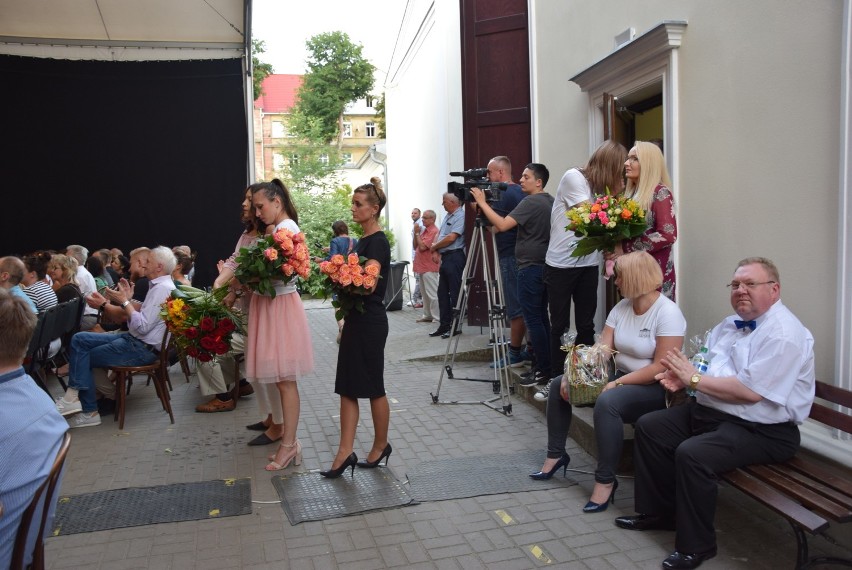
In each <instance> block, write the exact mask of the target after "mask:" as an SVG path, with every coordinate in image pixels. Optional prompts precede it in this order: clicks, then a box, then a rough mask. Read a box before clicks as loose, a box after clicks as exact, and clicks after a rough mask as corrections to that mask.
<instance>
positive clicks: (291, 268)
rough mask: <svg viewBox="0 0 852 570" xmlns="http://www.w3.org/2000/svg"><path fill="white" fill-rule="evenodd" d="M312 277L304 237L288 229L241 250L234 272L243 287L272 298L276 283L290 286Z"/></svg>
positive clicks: (282, 229) (309, 258)
mask: <svg viewBox="0 0 852 570" xmlns="http://www.w3.org/2000/svg"><path fill="white" fill-rule="evenodd" d="M310 274H311V256H310V253H309V252H308V246H307V244H305V234H304V233H302V232H299V233H297V234H294V233H293V232H291V231H290V230H288V229H285V228H281V229H280V230H278V231H277V232H275V233H273V234H272V235H268V236H264V237H262V238H260V239H259V240H257V242H256V243H255V244H254V245H253V246H251V247H243V248H241V249H240V254H239V255H238V256H237V270H236V271H235V272H234V275H235V276H236V278H237V279H238V280H239V282H240V283H242V284H243V285H246V286H247V287H249V288H250V289H251V290H252V291H257V292H258V293H260V294H261V295H268V296H270V297H274V296H275V283H274V282H275V281H279V282H282V283H289V282H290V281H292V280H293V279H295V278H296V277H297V276H298V277H301V278H302V279H307V278H308V277H309V276H310Z"/></svg>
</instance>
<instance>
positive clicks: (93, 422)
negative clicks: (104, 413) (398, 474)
mask: <svg viewBox="0 0 852 570" xmlns="http://www.w3.org/2000/svg"><path fill="white" fill-rule="evenodd" d="M68 425H69V426H70V427H72V428H82V427H92V426H99V425H101V415H100V414H99V413H98V412H92V414H91V415H89V414H84V413H80V414H77V415H76V416H74V417H73V418H71V419H70V420H68Z"/></svg>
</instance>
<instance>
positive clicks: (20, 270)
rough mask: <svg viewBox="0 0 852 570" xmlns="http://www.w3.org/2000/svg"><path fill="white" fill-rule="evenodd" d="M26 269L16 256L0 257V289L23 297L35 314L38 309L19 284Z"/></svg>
mask: <svg viewBox="0 0 852 570" xmlns="http://www.w3.org/2000/svg"><path fill="white" fill-rule="evenodd" d="M26 271H27V268H26V266H25V265H24V262H23V261H21V260H20V259H18V258H17V257H11V256H10V257H0V289H5V290H6V291H8V292H9V294H10V295H14V296H16V297H20V298H21V299H23V300H24V301H25V302H26V303H27V306H28V307H29V308H30V309H31V310H32V312H33V314H36V313H38V309H36V306H35V303H33V300H32V299H30V298H29V297H28V296H27V294H26V293H24V291H23V290H22V289H21V286H20V283H21V279H23V278H24V273H26Z"/></svg>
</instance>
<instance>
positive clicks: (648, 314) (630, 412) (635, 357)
mask: <svg viewBox="0 0 852 570" xmlns="http://www.w3.org/2000/svg"><path fill="white" fill-rule="evenodd" d="M615 274H616V278H615V284H616V286H617V287H618V289H619V290H620V291H621V294H622V295H623V296H624V297H625V298H624V299H622V300H621V301H620V302H619V303H618V304H617V305H616V306H615V307H613V308H612V311H610V313H609V315H608V316H607V318H606V324H605V325H604V330H603V334H601V344H604V345H606V346H610V347H612V348H613V349H614V350H615V351H616V356H615V362H616V366H617V371H616V375H615V379H614V380H613V381H611V382H609V383H608V384H607V385H606V386H605V387H604V391H603V392H602V393H601V395H600V396H598V399H597V401H596V402H595V415H594V418H595V438H596V439H597V444H598V468H597V469H596V470H595V488H594V490H593V491H592V496H591V498H590V499H589V502H588V504H586V506H585V507H583V512H586V513H596V512H600V511H603V510H606V508H607V505H608V504H609V503H610V502H611V501H613V500H614V498H615V490H616V488H617V487H618V480H617V479H616V478H615V470H616V468H617V467H618V462H619V460H620V459H621V449H622V446H623V443H624V439H623V438H624V424H626V423H634V422H635V421H636V420H638V419H639V417H640V416H641V415H643V414H646V413H648V412H652V411H654V410H660V409H662V408H665V406H666V391H665V389H664V388H663V387H662V386H660V383H659V382H658V381H657V380H655V379H654V376H656V375H657V374H659V373H660V372H662V371H663V370H664V366H663V365H662V364H661V363H660V359H661V358H662V357H663V356H665V354H666V352H668V351H669V350H672V349H680V348H681V347H682V346H683V337H684V335H685V334H686V319H685V318H684V317H683V313H681V311H680V309H679V308H678V306H677V305H675V304H674V302H672V301H671V300H670V299H669V298H668V297H666V296H664V295H663V294H661V293H660V291H659V290H658V289H659V288H660V287H661V286H662V284H663V272H662V270H661V269H660V265H659V264H658V263H657V261H656V260H655V259H654V258H653V257H652V256H651V254H649V253H647V252H644V251H637V252H633V253H628V254H626V255H623V256H621V257H619V258H618V260H617V261H616V264H615Z"/></svg>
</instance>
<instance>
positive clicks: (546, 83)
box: [387, 0, 852, 463]
mask: <svg viewBox="0 0 852 570" xmlns="http://www.w3.org/2000/svg"><path fill="white" fill-rule="evenodd" d="M420 6H421V7H423V11H422V12H421V17H420V18H419V19H420V21H421V22H424V21H430V22H431V26H430V27H427V28H426V33H425V34H424V33H423V32H420V33H419V35H418V34H414V33H412V34H409V35H408V36H407V37H408V41H407V42H406V43H408V44H410V45H412V46H420V48H421V49H418V50H414V55H413V56H412V57H411V58H410V59H409V60H408V61H399V62H394V64H395V65H394V66H393V67H394V69H392V71H391V73H392V74H393V73H394V71H395V74H396V75H395V77H396V79H395V81H394V82H393V83H392V84H391V85H390V86H389V87H388V88H387V110H388V123H389V124H394V123H396V121H399V120H401V119H400V117H401V116H404V117H406V118H407V123H406V129H407V130H408V131H409V132H413V133H419V132H421V131H422V129H425V130H426V132H427V133H430V134H431V136H429V137H428V140H426V138H427V137H422V138H418V137H416V136H409V137H408V138H407V139H402V140H404V141H406V142H405V144H406V150H405V154H403V155H402V156H400V155H397V154H396V150H397V147H396V144H397V138H396V137H395V136H393V135H394V134H395V133H394V132H393V130H391V132H390V133H389V141H390V142H389V145H388V146H389V152H390V153H391V154H392V155H393V156H394V164H393V168H392V169H391V178H393V177H394V176H396V174H395V173H396V171H397V169H400V170H407V169H409V168H416V167H417V164H416V162H415V160H414V158H413V157H416V156H417V155H418V154H419V153H422V152H428V153H430V154H429V156H431V157H433V158H434V161H433V162H432V163H431V164H429V167H430V168H432V169H434V171H435V174H436V175H440V174H445V173H444V172H443V171H444V170H447V168H446V166H449V165H457V164H461V160H462V156H461V148H460V146H457V145H456V137H457V136H458V130H457V128H456V125H459V124H460V123H461V120H462V118H461V113H460V111H459V109H458V108H456V107H455V105H454V104H453V103H445V104H443V106H442V107H438V106H437V105H433V107H436V109H434V110H436V112H435V113H429V112H427V113H422V114H420V115H418V114H416V113H414V112H413V109H412V108H411V106H412V105H413V104H419V103H420V102H422V100H424V99H425V100H435V101H437V100H441V99H449V98H451V99H460V98H461V89H460V82H459V81H457V80H456V79H454V78H453V77H452V74H453V72H457V71H458V67H454V65H455V64H454V63H453V61H454V60H456V59H458V55H457V54H458V51H457V48H458V44H457V43H456V44H455V45H453V44H452V42H445V43H444V44H443V45H441V41H442V38H444V39H446V38H447V37H449V35H442V34H441V30H444V29H446V28H448V27H451V26H452V25H455V26H458V3H454V2H449V1H446V2H444V1H442V0H437V1H436V2H434V3H431V4H428V5H427V4H421V5H420ZM454 12H455V13H454ZM528 18H529V30H530V33H529V36H530V73H531V84H532V87H531V107H532V114H533V116H532V132H533V140H532V145H533V160H535V161H538V162H543V163H544V164H546V165H547V166H548V167H549V169H550V171H551V178H552V179H555V180H558V177H559V176H561V174H562V173H563V172H564V171H565V170H567V169H568V168H571V167H573V166H577V165H581V164H584V163H585V161H586V160H587V159H588V156H589V155H590V154H591V152H592V151H593V150H594V148H595V147H596V146H597V145H598V144H600V143H601V142H602V141H603V140H604V138H605V137H604V110H605V108H606V105H607V103H605V94H608V95H612V96H614V97H615V103H614V105H615V107H616V109H617V112H616V114H617V115H618V116H619V117H620V118H621V120H623V121H626V122H628V123H630V124H631V126H630V129H632V131H631V133H633V134H634V136H635V137H636V138H638V137H639V136H640V135H641V136H643V137H647V138H662V139H663V140H664V145H665V156H666V160H667V163H668V167H669V170H670V173H671V175H672V180H673V192H674V196H675V202H676V208H677V216H678V231H679V239H678V242H677V244H676V246H675V256H676V268H677V279H678V286H677V291H678V299H677V300H678V305H679V306H680V307H681V309H682V310H683V312H684V314H685V316H686V318H687V322H688V324H689V332H688V334H689V335H694V334H698V333H700V332H702V331H704V330H706V329H709V328H711V327H712V326H713V325H715V324H716V323H717V322H719V321H720V320H721V319H722V318H723V317H725V316H726V315H728V314H730V313H731V307H730V303H729V295H728V292H727V290H726V289H725V287H724V284H725V283H726V282H728V281H729V280H730V276H731V274H732V272H733V269H734V267H735V265H736V262H737V261H738V260H740V259H742V258H744V257H748V256H756V255H759V256H765V257H769V258H771V259H773V260H774V261H775V262H776V263H777V265H778V267H779V269H780V271H781V276H782V282H783V286H782V298H783V300H784V303H785V304H786V305H788V306H789V307H790V308H791V310H792V311H793V312H794V313H795V314H796V315H797V316H799V318H800V319H801V320H802V321H803V322H804V324H805V325H806V326H807V327H808V328H809V329H810V330H811V332H812V333H813V335H814V338H815V340H816V345H815V351H816V360H817V362H816V370H817V377H818V378H819V379H820V380H823V381H825V382H828V383H831V384H835V385H839V386H843V387H845V388H847V389H849V388H852V271H850V269H851V268H852V239H850V230H851V229H852V228H850V221H852V189H851V188H850V178H852V161H850V155H852V140H850V133H852V117H851V116H850V107H852V96H850V51H852V47H850V46H852V41H851V40H850V33H851V31H850V28H852V15H850V0H818V1H812V0H785V1H784V2H776V1H772V0H757V1H755V2H747V3H743V2H739V1H736V0H717V1H715V2H704V1H701V0H648V1H646V2H642V3H636V2H631V1H629V0H611V1H608V2H606V3H601V2H599V1H597V0H570V1H563V2H552V1H550V0H529V2H528ZM414 19H415V20H416V19H417V18H414ZM421 28H422V27H421ZM456 29H458V28H457V27H456ZM404 30H405V28H404ZM430 45H431V46H436V50H435V51H434V52H432V51H427V49H425V48H426V47H427V46H430ZM454 50H455V52H454ZM402 51H403V53H405V50H402ZM438 58H445V59H444V60H442V61H441V63H443V61H446V62H448V64H447V65H446V68H443V67H440V66H439V65H438V63H437V62H438ZM413 70H424V72H425V74H426V76H427V77H430V79H433V80H434V81H433V82H432V85H431V87H430V89H431V91H430V93H428V94H425V95H423V96H422V97H421V99H420V100H417V99H413V98H411V97H407V96H406V95H407V94H409V93H411V92H413V90H414V88H415V87H414V86H415V85H416V84H418V83H419V84H420V85H421V86H422V85H423V82H422V81H419V82H418V81H417V79H416V78H415V76H414V74H413V73H411V71H413ZM444 71H445V72H446V73H444ZM510 81H511V78H507V82H510ZM429 110H430V111H432V110H433V109H429ZM435 122H437V123H438V125H439V126H438V127H435V125H434V123H435ZM427 148H428V149H431V150H427ZM453 169H454V168H453ZM516 170H517V168H516ZM515 174H516V176H517V174H518V172H516V173H515ZM436 184H437V181H436ZM548 189H549V190H550V191H551V192H553V191H555V185H553V184H552V185H551V187H550V188H548ZM434 191H435V190H432V189H430V190H428V191H426V190H418V192H419V195H418V196H416V197H413V198H412V200H414V201H416V200H418V199H419V200H422V201H423V202H426V201H427V199H431V198H432V197H433V196H432V195H431V192H434ZM397 217H398V216H397ZM600 305H602V304H600ZM602 318H603V315H602V314H600V315H599V320H601V319H602ZM803 433H804V441H805V445H806V446H809V447H812V448H819V449H821V450H822V451H824V452H825V453H827V454H829V455H832V456H834V457H837V458H838V459H840V460H842V461H845V462H847V463H848V462H850V457H852V454H850V453H849V452H850V451H852V443H851V442H849V441H846V440H839V439H837V438H836V434H833V433H830V432H826V431H814V430H812V429H810V428H809V427H808V426H806V427H805V429H804V430H803Z"/></svg>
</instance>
